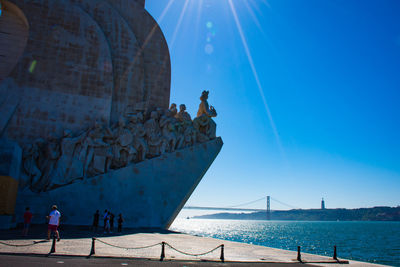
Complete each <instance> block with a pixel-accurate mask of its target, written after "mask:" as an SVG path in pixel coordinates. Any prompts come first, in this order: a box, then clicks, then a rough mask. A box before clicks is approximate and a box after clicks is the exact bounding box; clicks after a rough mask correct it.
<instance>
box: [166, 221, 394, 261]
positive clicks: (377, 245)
mask: <svg viewBox="0 0 400 267" xmlns="http://www.w3.org/2000/svg"><path fill="white" fill-rule="evenodd" d="M170 230H173V231H179V232H183V233H188V234H191V235H199V236H207V237H213V238H219V239H223V240H230V241H237V242H243V243H248V244H255V245H261V246H268V247H274V248H280V249H287V250H297V246H301V250H302V251H304V252H308V253H313V254H319V255H326V256H332V255H333V246H334V245H336V246H337V249H338V257H339V258H345V259H352V260H359V261H368V262H372V263H379V264H387V265H393V266H400V222H304V221H246V220H214V219H180V218H178V219H176V220H175V221H174V223H173V224H172V226H171V227H170Z"/></svg>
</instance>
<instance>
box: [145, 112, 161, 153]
mask: <svg viewBox="0 0 400 267" xmlns="http://www.w3.org/2000/svg"><path fill="white" fill-rule="evenodd" d="M160 113H163V112H162V111H160V110H157V111H152V112H151V113H150V119H149V120H147V121H146V122H145V123H144V128H145V131H146V139H147V145H148V148H149V153H148V154H147V157H155V156H159V155H161V154H163V153H164V152H165V146H166V144H165V142H164V138H162V135H161V129H160V125H159V121H158V118H159V114H160Z"/></svg>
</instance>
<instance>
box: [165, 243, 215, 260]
mask: <svg viewBox="0 0 400 267" xmlns="http://www.w3.org/2000/svg"><path fill="white" fill-rule="evenodd" d="M165 244H166V245H167V246H168V247H169V248H171V249H172V250H175V251H176V252H179V253H181V254H184V255H187V256H194V257H197V256H204V255H207V254H210V253H212V252H214V251H216V250H217V249H219V248H220V247H222V245H219V246H218V247H216V248H214V249H212V250H210V251H207V252H204V253H199V254H192V253H187V252H184V251H181V250H179V249H177V248H174V247H173V246H171V245H170V244H168V243H165Z"/></svg>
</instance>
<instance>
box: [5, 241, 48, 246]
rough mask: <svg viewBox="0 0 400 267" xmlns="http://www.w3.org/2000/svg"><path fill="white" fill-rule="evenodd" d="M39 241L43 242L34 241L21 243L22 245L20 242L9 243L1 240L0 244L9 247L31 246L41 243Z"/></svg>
mask: <svg viewBox="0 0 400 267" xmlns="http://www.w3.org/2000/svg"><path fill="white" fill-rule="evenodd" d="M39 243H41V242H36V241H35V242H33V243H32V244H21V245H18V244H15V245H14V244H7V243H5V242H2V241H0V244H2V245H5V246H9V247H29V246H33V245H36V244H39Z"/></svg>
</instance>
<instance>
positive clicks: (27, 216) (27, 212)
mask: <svg viewBox="0 0 400 267" xmlns="http://www.w3.org/2000/svg"><path fill="white" fill-rule="evenodd" d="M32 217H33V215H32V212H31V211H30V209H29V207H26V209H25V213H24V230H22V235H23V236H27V235H28V231H29V226H30V225H31V221H32Z"/></svg>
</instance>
